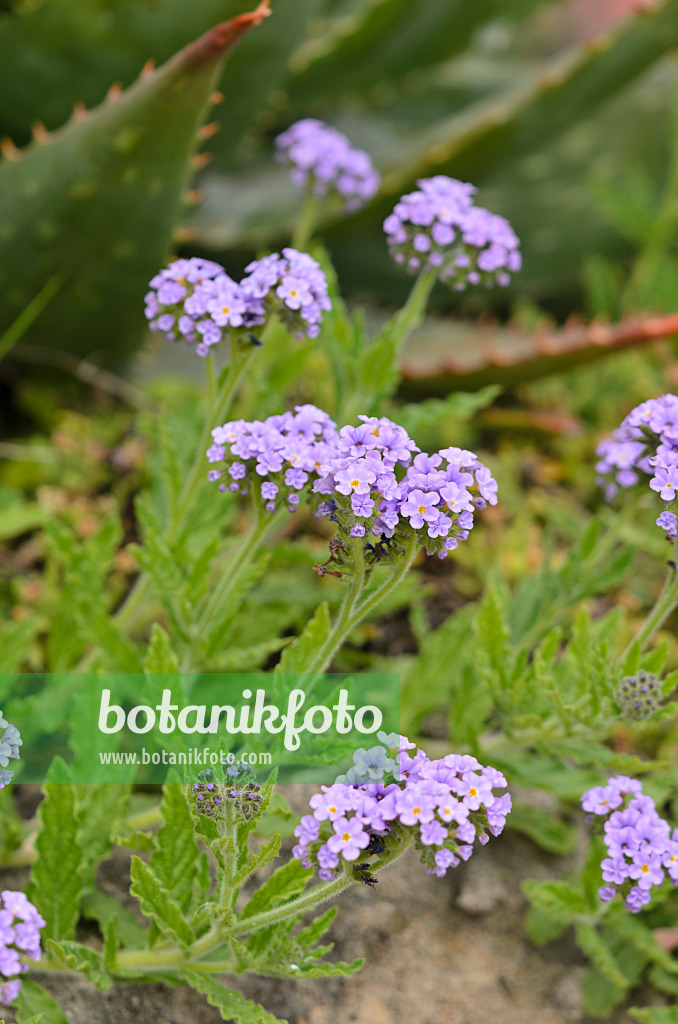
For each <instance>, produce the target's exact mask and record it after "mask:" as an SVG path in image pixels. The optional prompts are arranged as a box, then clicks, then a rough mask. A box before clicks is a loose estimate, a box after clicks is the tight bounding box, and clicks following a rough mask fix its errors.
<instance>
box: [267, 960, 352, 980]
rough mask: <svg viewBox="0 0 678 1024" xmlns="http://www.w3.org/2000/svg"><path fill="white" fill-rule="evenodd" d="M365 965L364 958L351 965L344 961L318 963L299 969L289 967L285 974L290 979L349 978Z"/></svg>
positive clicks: (294, 966)
mask: <svg viewBox="0 0 678 1024" xmlns="http://www.w3.org/2000/svg"><path fill="white" fill-rule="evenodd" d="M364 963H365V960H364V958H358V959H357V960H352V961H351V962H350V963H346V961H344V960H339V961H338V962H337V963H336V964H329V963H320V964H318V963H316V964H312V965H310V964H309V965H307V966H304V965H302V966H299V967H298V968H297V965H296V964H295V965H293V966H288V967H287V970H286V972H285V973H286V975H287V977H289V978H333V977H342V978H348V977H350V976H351V975H352V974H355V973H356V971H359V970H360V969H361V967H362V966H363V965H364Z"/></svg>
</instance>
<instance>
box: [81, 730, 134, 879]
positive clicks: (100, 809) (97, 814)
mask: <svg viewBox="0 0 678 1024" xmlns="http://www.w3.org/2000/svg"><path fill="white" fill-rule="evenodd" d="M90 721H92V719H90ZM128 798H129V789H128V788H127V787H125V786H119V785H111V784H110V783H102V784H101V785H78V786H76V802H77V813H78V823H79V830H78V838H79V842H80V848H81V850H82V875H81V878H82V886H83V889H87V888H89V887H90V886H91V885H92V884H93V882H94V873H95V871H96V868H97V866H98V864H99V863H100V862H101V861H102V860H103V859H104V858H105V857H107V856H108V855H109V853H110V852H111V850H112V847H113V842H112V831H113V829H114V828H115V826H116V823H117V822H118V821H119V820H120V818H121V817H122V815H123V813H124V808H125V806H126V803H127V800H128Z"/></svg>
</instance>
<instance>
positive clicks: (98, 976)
mask: <svg viewBox="0 0 678 1024" xmlns="http://www.w3.org/2000/svg"><path fill="white" fill-rule="evenodd" d="M47 952H48V953H49V955H50V956H52V957H54V958H55V959H57V960H60V961H61V963H62V964H64V966H65V967H68V968H70V970H72V971H80V973H81V974H84V975H85V977H86V978H87V979H88V981H91V982H92V984H93V985H96V987H97V988H98V989H99V990H100V991H101V992H107V991H108V989H109V988H110V987H111V986H112V984H113V981H112V979H111V977H110V975H109V974H108V970H107V967H106V961H105V959H104V957H103V956H102V954H101V953H98V952H97V951H96V949H92V948H91V947H90V946H85V945H83V944H82V943H81V942H66V941H62V942H55V941H54V939H48V940H47Z"/></svg>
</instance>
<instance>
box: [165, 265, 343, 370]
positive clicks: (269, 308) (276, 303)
mask: <svg viewBox="0 0 678 1024" xmlns="http://www.w3.org/2000/svg"><path fill="white" fill-rule="evenodd" d="M246 270H247V272H248V273H247V274H246V276H245V277H244V278H243V280H242V281H241V282H240V283H238V282H236V281H234V280H233V279H232V278H231V277H229V276H228V274H227V273H226V271H225V270H224V268H223V267H221V266H220V265H219V264H218V263H214V262H212V260H203V259H198V258H195V257H194V258H191V259H181V260H175V262H174V263H170V265H169V266H168V267H166V268H165V269H164V270H161V271H160V273H159V274H156V275H155V277H154V278H153V280H152V281H151V283H150V288H151V291H149V292H148V294H147V295H146V298H145V303H146V317H147V319H148V321H149V326H150V327H151V329H152V330H154V331H160V332H161V333H162V334H164V335H165V337H166V338H167V339H168V340H169V341H179V340H181V339H183V340H184V341H185V342H186V343H187V344H189V345H193V344H195V350H196V352H197V353H198V355H200V356H207V355H209V353H210V349H211V348H212V346H213V345H216V344H218V343H219V342H220V341H221V339H222V337H223V336H224V332H225V331H228V330H229V329H235V330H240V331H241V334H242V337H243V338H246V337H247V335H248V334H249V331H250V330H251V329H252V328H253V327H258V326H261V324H263V323H265V322H266V317H267V315H268V314H269V313H271V312H275V313H277V314H278V315H279V316H281V318H282V320H283V322H284V323H285V325H286V326H287V327H288V328H289V329H290V330H294V331H295V332H296V333H297V334H299V335H301V334H303V333H306V334H307V335H308V337H309V338H315V337H317V335H318V334H319V332H320V323H321V321H322V314H323V311H324V310H327V309H330V308H331V303H330V300H329V298H328V294H327V291H328V290H327V281H326V280H325V275H324V274H323V272H322V270H321V269H320V266H319V265H318V263H316V261H315V260H314V259H312V258H311V257H310V256H308V255H307V254H306V253H301V252H297V251H296V250H295V249H284V250H283V254H282V256H279V255H278V254H276V253H274V254H273V255H271V256H266V257H265V258H264V259H261V260H256V261H255V262H254V263H250V265H249V266H248V267H247V268H246Z"/></svg>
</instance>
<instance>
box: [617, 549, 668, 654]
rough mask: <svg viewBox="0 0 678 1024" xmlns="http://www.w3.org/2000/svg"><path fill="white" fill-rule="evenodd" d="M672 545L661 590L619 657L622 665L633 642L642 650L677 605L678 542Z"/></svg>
mask: <svg viewBox="0 0 678 1024" xmlns="http://www.w3.org/2000/svg"><path fill="white" fill-rule="evenodd" d="M673 546H674V559H673V560H672V562H670V563H669V571H668V573H667V575H666V580H665V581H664V586H663V588H662V591H661V593H660V595H659V597H658V598H657V600H656V602H655V605H654V608H653V609H652V611H651V612H650V614H649V615H648V617H647V618H646V620H645V623H644V625H643V627H642V628H641V629H640V630H639V632H638V633H637V634H636V636H635V637H634V638H633V640H632V641H631V642H630V644H629V645H628V646H627V648H626V650H625V651H624V653H623V654H622V656H621V658H620V659H619V664H620V665H623V663H624V662H625V660H626V657H627V655H628V653H629V651H630V650H631V648H632V647H633V646H634V644H636V643H637V644H638V646H639V648H640V650H641V651H642V650H644V649H645V648H646V647H647V645H648V644H649V643H650V641H651V640H652V637H653V636H654V635H655V633H656V632H657V630H658V629H660V628H661V627H662V625H663V624H664V622H665V621H666V620H667V619H668V617H669V615H670V614H671V612H673V611H674V610H675V609H676V608H677V607H678V570H677V569H676V559H677V558H678V543H677V542H676V541H674V545H673Z"/></svg>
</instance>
